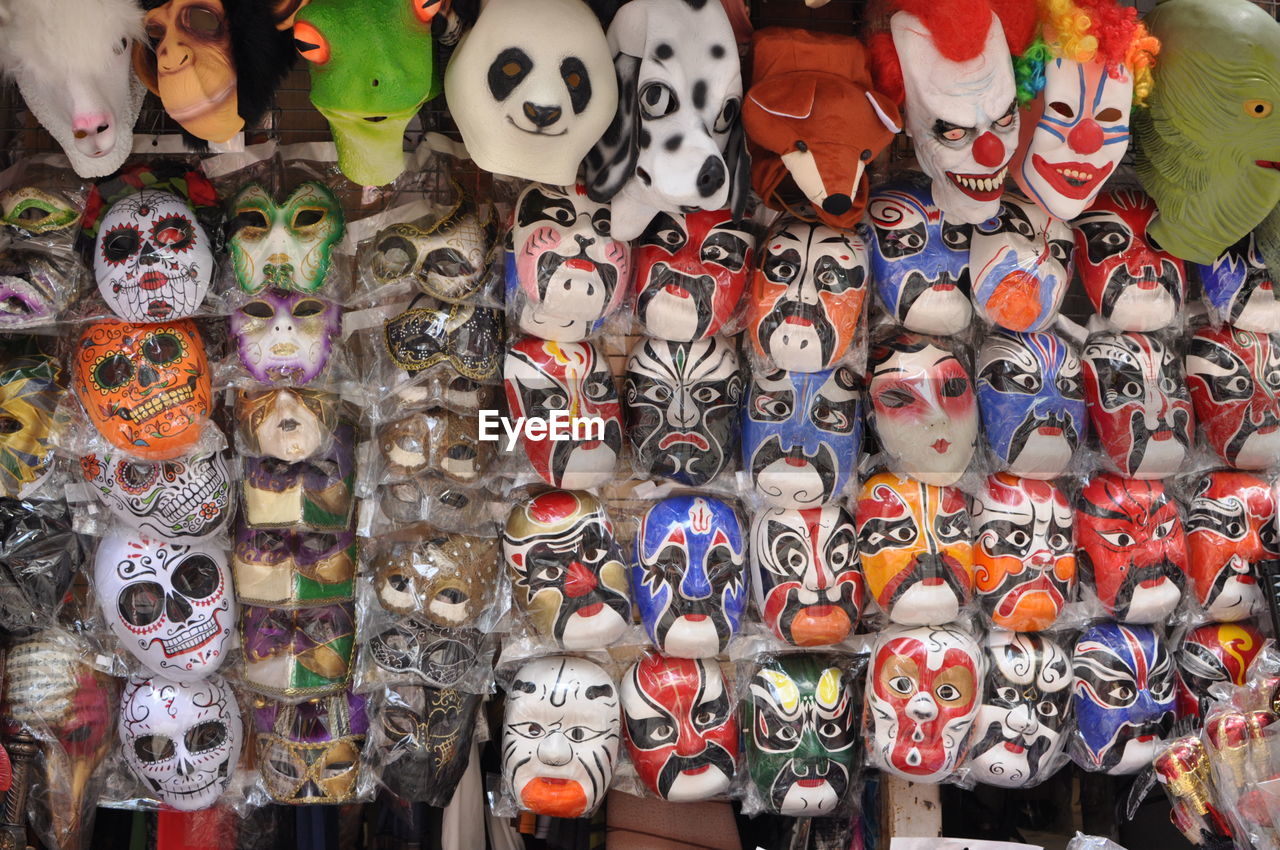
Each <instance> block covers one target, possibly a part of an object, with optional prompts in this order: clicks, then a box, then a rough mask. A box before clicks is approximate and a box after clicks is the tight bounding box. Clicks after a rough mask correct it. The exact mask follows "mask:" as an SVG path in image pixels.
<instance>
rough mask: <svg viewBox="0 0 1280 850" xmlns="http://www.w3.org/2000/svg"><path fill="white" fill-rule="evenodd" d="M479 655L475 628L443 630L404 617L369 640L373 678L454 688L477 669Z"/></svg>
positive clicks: (383, 680) (478, 642) (478, 634)
mask: <svg viewBox="0 0 1280 850" xmlns="http://www.w3.org/2000/svg"><path fill="white" fill-rule="evenodd" d="M479 653H480V633H479V632H477V631H476V630H475V629H442V628H440V627H439V626H436V625H433V624H431V623H428V622H426V621H423V620H419V619H417V618H416V617H403V618H401V619H399V620H397V621H396V622H395V623H393V624H392V625H391V627H390V628H387V629H384V630H382V631H381V632H379V633H378V634H376V635H374V636H373V637H372V638H370V639H369V658H370V660H371V661H372V663H373V664H374V666H375V667H376V668H377V669H376V670H375V671H374V672H373V674H372V675H371V676H370V677H369V678H370V679H372V680H374V681H382V682H394V683H400V684H415V685H418V684H421V685H430V686H431V687H437V688H451V687H453V686H454V685H457V684H458V683H459V682H461V681H462V679H463V678H464V677H465V676H466V675H467V673H468V672H469V671H470V670H472V669H474V667H475V666H476V657H477V656H478V655H479Z"/></svg>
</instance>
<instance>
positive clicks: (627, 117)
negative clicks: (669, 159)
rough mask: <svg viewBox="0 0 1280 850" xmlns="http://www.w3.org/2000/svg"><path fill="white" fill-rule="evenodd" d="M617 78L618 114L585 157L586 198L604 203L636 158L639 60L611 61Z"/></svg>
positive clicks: (623, 56) (619, 186) (621, 183)
mask: <svg viewBox="0 0 1280 850" xmlns="http://www.w3.org/2000/svg"><path fill="white" fill-rule="evenodd" d="M613 68H614V71H615V72H616V73H617V75H618V111H617V112H616V113H614V116H613V121H612V122H610V124H609V129H607V130H605V131H604V135H603V136H601V137H600V141H598V142H596V144H595V147H593V148H592V149H591V151H590V152H589V153H588V154H587V158H586V166H587V170H586V181H587V197H589V198H591V200H593V201H595V202H597V203H607V202H608V201H609V200H611V199H612V198H613V196H614V195H616V194H618V192H619V190H621V189H622V187H623V186H624V185H625V184H626V182H627V181H628V180H630V179H631V175H632V173H633V172H634V171H635V170H636V161H637V160H638V159H639V157H640V141H639V136H640V100H639V98H638V97H637V95H636V77H637V76H639V73H640V57H638V56H629V55H627V54H626V53H619V54H617V55H615V56H614V57H613Z"/></svg>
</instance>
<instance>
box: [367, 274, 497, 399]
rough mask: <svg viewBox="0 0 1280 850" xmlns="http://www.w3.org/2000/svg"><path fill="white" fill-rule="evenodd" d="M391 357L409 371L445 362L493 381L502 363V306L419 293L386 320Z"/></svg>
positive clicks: (385, 335) (471, 375)
mask: <svg viewBox="0 0 1280 850" xmlns="http://www.w3.org/2000/svg"><path fill="white" fill-rule="evenodd" d="M382 333H383V341H384V343H385V344H386V347H387V354H388V355H389V356H390V357H391V362H392V363H394V364H395V365H396V366H397V367H399V368H400V369H403V370H404V371H405V372H407V373H408V374H409V375H410V376H413V375H416V374H418V373H419V372H422V371H424V370H426V369H430V368H431V367H433V366H437V365H442V366H444V367H446V368H447V369H449V370H451V371H453V372H456V373H457V374H458V375H461V376H462V377H464V378H468V379H470V380H472V381H481V382H484V381H492V380H493V379H494V378H496V377H498V375H499V369H500V367H501V365H502V346H503V342H504V341H505V340H506V326H505V325H504V324H503V315H502V311H501V310H495V309H492V308H489V307H474V306H472V305H470V304H447V303H442V302H439V301H435V300H434V299H432V298H430V297H428V296H426V295H417V296H415V297H414V299H413V300H412V301H410V302H409V305H408V307H407V308H406V309H405V311H404V312H403V313H400V314H399V315H397V316H395V317H393V318H391V319H388V320H387V322H386V323H385V324H384V325H383V326H382Z"/></svg>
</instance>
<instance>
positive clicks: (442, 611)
mask: <svg viewBox="0 0 1280 850" xmlns="http://www.w3.org/2000/svg"><path fill="white" fill-rule="evenodd" d="M372 567H373V571H374V575H373V589H374V592H375V593H376V594H377V596H378V602H380V603H381V604H382V607H383V608H385V609H387V610H388V611H391V612H393V613H396V614H405V615H407V614H416V615H418V616H420V617H422V618H423V619H425V620H427V621H428V622H431V623H434V624H435V625H437V626H445V627H455V626H462V625H467V624H469V623H471V622H472V621H474V620H475V618H476V617H478V616H479V615H480V613H481V611H482V610H483V609H484V608H485V607H486V605H487V603H488V602H489V600H490V598H491V597H492V596H493V588H494V586H495V585H496V584H497V580H498V541H497V540H491V539H486V538H483V537H470V536H467V535H465V534H447V533H445V532H442V531H436V530H433V529H424V530H423V532H422V534H421V536H420V537H419V538H418V539H415V540H411V541H396V542H393V543H390V544H388V546H387V548H386V549H384V550H382V551H380V552H379V553H378V554H376V555H375V556H374V557H373V561H372Z"/></svg>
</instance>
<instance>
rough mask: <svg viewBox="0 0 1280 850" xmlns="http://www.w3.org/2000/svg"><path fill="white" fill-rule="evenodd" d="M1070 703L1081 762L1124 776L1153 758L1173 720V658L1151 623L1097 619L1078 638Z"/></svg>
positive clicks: (1078, 758) (1090, 768) (1083, 764)
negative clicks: (1149, 624)
mask: <svg viewBox="0 0 1280 850" xmlns="http://www.w3.org/2000/svg"><path fill="white" fill-rule="evenodd" d="M1071 664H1072V668H1073V670H1074V673H1075V684H1074V686H1073V690H1072V694H1073V698H1072V702H1073V703H1074V708H1075V713H1076V720H1077V725H1078V728H1079V733H1078V736H1077V738H1076V745H1077V746H1076V747H1075V753H1074V755H1075V756H1076V758H1077V761H1078V763H1079V764H1080V766H1081V767H1083V768H1085V769H1086V770H1091V771H1095V772H1102V773H1109V774H1112V775H1113V776H1114V775H1123V774H1128V773H1135V772H1137V771H1138V770H1141V769H1142V768H1143V767H1145V766H1146V765H1149V764H1150V763H1151V759H1152V757H1153V756H1154V755H1155V754H1156V752H1157V751H1158V750H1159V749H1160V744H1161V739H1163V737H1164V736H1165V735H1167V734H1168V732H1169V729H1170V727H1171V726H1172V724H1173V698H1174V693H1173V690H1174V688H1173V682H1174V669H1173V659H1172V658H1171V657H1170V655H1169V649H1168V647H1166V646H1165V643H1164V641H1163V640H1161V639H1160V637H1159V636H1157V635H1156V633H1155V632H1154V631H1153V630H1152V628H1151V627H1150V626H1129V625H1122V624H1119V623H1099V624H1098V625H1095V626H1094V627H1093V628H1091V629H1089V630H1088V631H1087V632H1085V633H1084V634H1083V635H1081V636H1080V639H1079V640H1078V641H1076V647H1075V652H1074V653H1073V654H1072V656H1071Z"/></svg>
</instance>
